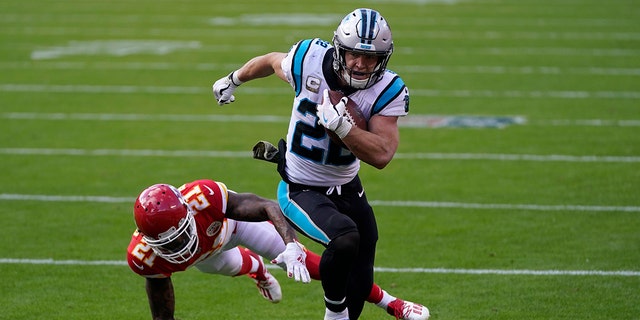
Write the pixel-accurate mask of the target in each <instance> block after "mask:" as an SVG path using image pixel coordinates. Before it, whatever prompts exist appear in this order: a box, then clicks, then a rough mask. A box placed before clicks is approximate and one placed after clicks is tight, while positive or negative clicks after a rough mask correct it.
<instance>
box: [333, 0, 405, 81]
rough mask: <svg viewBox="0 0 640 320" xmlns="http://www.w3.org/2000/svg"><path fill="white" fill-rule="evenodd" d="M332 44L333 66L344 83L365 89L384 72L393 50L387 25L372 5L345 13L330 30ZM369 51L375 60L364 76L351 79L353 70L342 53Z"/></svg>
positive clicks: (368, 53)
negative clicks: (336, 25) (333, 28)
mask: <svg viewBox="0 0 640 320" xmlns="http://www.w3.org/2000/svg"><path fill="white" fill-rule="evenodd" d="M333 46H334V48H335V52H334V59H333V69H334V70H335V72H336V73H337V74H338V76H339V77H341V78H342V79H343V80H344V81H346V82H347V84H348V85H349V86H351V87H353V88H356V89H366V88H369V87H371V86H372V85H373V84H375V83H376V82H377V81H378V80H380V78H381V77H382V75H383V74H384V72H385V70H386V68H387V63H388V62H389V58H391V54H392V53H393V40H392V38H391V29H390V28H389V25H388V24H387V21H386V20H385V19H384V18H383V17H382V15H380V13H379V12H378V11H376V10H373V9H366V8H361V9H356V10H354V11H352V12H351V13H349V14H348V15H347V16H346V17H344V19H342V22H340V25H339V26H338V28H337V29H336V31H335V32H334V34H333ZM347 51H351V52H355V53H357V54H365V55H373V56H376V57H378V63H377V64H376V66H375V69H374V70H373V72H370V73H368V77H367V78H366V79H354V77H353V71H352V70H350V69H349V68H347V65H346V61H345V53H346V52H347Z"/></svg>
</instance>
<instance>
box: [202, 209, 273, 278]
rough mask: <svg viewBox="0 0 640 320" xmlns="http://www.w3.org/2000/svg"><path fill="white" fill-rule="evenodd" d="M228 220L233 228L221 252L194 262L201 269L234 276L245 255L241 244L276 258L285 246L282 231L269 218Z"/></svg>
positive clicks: (270, 257)
mask: <svg viewBox="0 0 640 320" xmlns="http://www.w3.org/2000/svg"><path fill="white" fill-rule="evenodd" d="M227 221H228V223H229V230H233V232H232V234H231V236H230V237H229V238H228V239H227V241H226V243H224V244H223V246H222V250H221V251H220V252H219V253H217V254H214V255H212V256H210V257H208V258H206V259H204V260H202V261H200V262H198V263H196V264H195V266H196V268H198V270H200V271H202V272H206V273H213V274H221V275H225V276H235V275H237V274H238V272H240V268H241V267H242V255H241V253H240V248H238V246H243V247H246V248H249V249H250V250H251V251H253V252H255V253H257V254H258V255H260V256H262V257H264V258H265V259H267V260H269V261H271V260H273V259H275V258H276V257H277V256H278V255H279V254H280V253H281V252H282V251H284V250H285V248H286V247H285V244H284V241H282V238H281V237H280V234H279V233H278V231H277V230H276V228H275V227H274V226H273V224H271V223H270V222H266V221H265V222H246V221H235V220H227ZM234 224H235V227H234ZM281 267H284V266H281Z"/></svg>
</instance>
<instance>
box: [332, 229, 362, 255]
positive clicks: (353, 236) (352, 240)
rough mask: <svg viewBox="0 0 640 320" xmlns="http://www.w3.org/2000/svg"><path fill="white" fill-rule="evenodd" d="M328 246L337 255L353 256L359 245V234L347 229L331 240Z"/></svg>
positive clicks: (356, 252)
mask: <svg viewBox="0 0 640 320" xmlns="http://www.w3.org/2000/svg"><path fill="white" fill-rule="evenodd" d="M329 246H330V247H331V248H332V249H333V251H334V252H335V253H336V254H337V255H341V256H351V257H355V256H356V255H357V254H358V247H359V246H360V234H359V233H358V232H357V231H349V232H347V233H344V234H342V235H340V236H338V237H336V238H334V239H333V240H331V242H330V243H329Z"/></svg>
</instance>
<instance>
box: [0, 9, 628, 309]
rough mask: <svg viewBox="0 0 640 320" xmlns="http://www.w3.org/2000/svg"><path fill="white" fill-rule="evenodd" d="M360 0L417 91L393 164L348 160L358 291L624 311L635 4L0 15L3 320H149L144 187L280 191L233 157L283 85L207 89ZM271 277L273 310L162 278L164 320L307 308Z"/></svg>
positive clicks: (251, 297)
mask: <svg viewBox="0 0 640 320" xmlns="http://www.w3.org/2000/svg"><path fill="white" fill-rule="evenodd" d="M365 6H366V7H373V8H376V9H378V10H379V11H380V12H381V13H382V14H383V15H384V16H385V17H386V18H387V20H388V21H389V23H390V25H391V27H392V30H393V33H394V42H395V46H396V51H395V53H394V54H393V57H392V58H391V61H390V63H389V68H390V69H391V70H393V71H396V72H397V73H399V74H400V75H401V76H402V78H403V79H404V81H405V83H406V84H407V85H408V87H409V90H410V92H411V104H410V116H409V117H407V118H406V119H403V122H401V124H402V126H401V128H400V132H401V144H400V147H399V150H398V154H397V155H396V157H395V159H394V160H393V161H392V162H391V164H390V165H389V166H388V167H387V168H385V169H384V170H382V171H380V170H377V169H374V168H372V167H369V166H366V165H364V166H363V168H362V170H361V178H362V180H363V182H364V184H365V187H366V190H367V194H368V197H369V199H370V200H371V201H372V204H373V205H374V209H375V211H376V215H377V219H378V224H379V230H380V241H379V244H378V253H377V260H376V267H377V273H376V282H378V283H379V284H380V285H381V286H382V287H383V288H385V289H387V290H388V291H389V292H391V293H392V294H395V295H397V296H399V297H403V298H406V299H409V300H412V301H416V302H420V303H423V304H425V305H427V306H428V307H429V308H430V310H431V313H432V319H436V320H437V319H455V320H462V319H505V320H506V319H545V320H546V319H581V320H582V319H640V304H639V303H638V301H640V4H639V3H638V2H637V1H630V0H608V1H595V0H554V1H552V0H523V1H515V0H477V1H474V0H377V1H349V2H345V1H342V2H339V1H334V0H328V1H324V2H321V1H314V2H312V1H286V0H276V1H245V0H239V1H227V2H224V1H165V0H160V1H148V0H141V1H123V0H115V1H95V0H86V1H53V0H38V1H35V0H23V1H6V0H5V1H1V2H0V208H1V209H0V221H1V224H2V227H1V228H0V229H1V231H0V319H65V320H73V319H149V318H150V314H149V310H148V305H147V298H146V295H145V292H144V281H143V279H142V278H140V277H139V276H137V275H135V274H133V272H131V271H130V270H129V269H128V267H127V266H126V265H125V262H124V258H125V251H126V246H127V244H128V242H129V240H130V236H131V233H132V232H133V230H134V223H133V218H132V214H131V212H132V204H133V199H134V197H135V196H136V195H137V194H138V193H139V192H140V191H141V190H142V189H144V188H145V187H146V186H148V185H151V184H154V183H159V182H166V183H172V184H176V185H180V184H182V183H184V182H187V181H190V180H192V179H199V178H213V179H216V180H219V181H223V182H225V183H226V184H227V185H228V186H229V187H230V188H231V189H234V190H236V191H242V192H244V191H247V192H254V193H257V194H259V195H261V196H264V197H268V198H275V187H276V184H277V181H278V175H277V173H276V171H275V167H274V166H273V165H271V164H269V163H266V162H259V161H256V160H252V159H251V156H250V150H251V147H252V146H253V144H254V143H255V142H256V141H258V140H270V141H273V142H275V141H277V140H278V139H279V138H281V137H283V136H284V135H285V134H286V127H287V116H288V114H289V113H290V108H291V99H292V92H291V89H290V87H289V86H288V85H287V84H286V83H283V82H282V81H280V80H277V79H275V78H267V79H261V80H257V81H254V82H251V83H248V84H246V85H243V86H242V87H240V88H239V89H238V91H236V99H237V101H236V102H235V103H234V104H232V105H229V106H225V107H218V106H217V104H216V103H215V101H214V99H213V97H212V94H211V85H212V84H213V82H214V81H215V80H217V79H218V78H220V77H222V76H224V75H226V74H227V73H228V72H230V71H232V70H234V69H235V68H238V67H239V66H240V65H241V64H242V63H244V62H245V61H246V60H248V59H249V58H251V57H253V56H256V55H260V54H263V53H267V52H270V51H287V50H288V49H289V47H290V46H291V45H292V44H293V43H295V42H296V41H297V40H300V39H306V38H313V37H320V38H323V39H325V40H330V39H331V37H332V34H333V30H334V28H335V27H336V25H337V23H338V22H339V20H340V19H341V18H342V17H343V16H344V15H345V14H346V13H348V12H349V11H351V10H353V9H355V8H357V7H365ZM303 242H305V243H306V244H307V245H308V246H309V247H311V248H312V249H315V250H318V249H319V248H318V247H317V245H314V244H312V243H310V242H309V241H308V240H305V239H303ZM273 273H274V275H275V276H276V277H278V279H280V282H281V284H282V287H283V290H284V300H283V301H282V302H281V303H280V304H277V305H271V304H270V303H268V302H266V301H264V299H263V298H262V297H261V296H260V295H259V294H258V292H257V290H256V288H255V287H254V285H253V282H252V281H251V280H250V279H248V278H246V277H240V278H226V277H221V276H211V275H207V274H203V273H200V272H198V271H197V270H189V271H188V272H184V273H180V274H176V275H175V276H174V278H173V281H174V285H175V288H176V299H177V302H176V309H177V311H176V316H177V317H178V318H180V319H183V320H188V319H193V320H195V319H301V320H302V319H321V318H322V316H323V312H324V307H323V303H322V290H321V287H320V285H319V283H317V282H315V283H312V284H308V285H302V284H299V283H294V282H293V281H290V280H288V279H286V276H285V274H284V272H282V271H280V270H273ZM361 318H362V319H391V317H389V316H388V315H386V314H385V313H384V312H383V311H382V310H380V309H379V308H377V307H375V306H372V305H368V306H366V308H365V310H364V313H363V316H362V317H361Z"/></svg>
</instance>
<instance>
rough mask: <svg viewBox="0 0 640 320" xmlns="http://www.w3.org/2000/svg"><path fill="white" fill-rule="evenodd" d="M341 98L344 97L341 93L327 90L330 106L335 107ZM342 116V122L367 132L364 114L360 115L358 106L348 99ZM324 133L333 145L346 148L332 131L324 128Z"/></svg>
mask: <svg viewBox="0 0 640 320" xmlns="http://www.w3.org/2000/svg"><path fill="white" fill-rule="evenodd" d="M342 97H344V94H342V92H340V91H333V90H329V100H330V101H331V103H332V104H334V105H335V104H337V103H339V102H340V99H342ZM342 116H343V118H344V120H346V121H349V122H350V123H351V125H353V126H356V127H358V128H360V129H362V130H368V127H369V126H368V123H367V119H366V118H365V117H364V114H363V113H362V111H360V109H359V108H358V105H356V103H355V102H354V101H353V100H351V99H349V98H348V97H347V104H346V108H345V109H344V114H343V115H342ZM325 131H326V132H327V134H328V135H329V137H330V138H331V140H332V141H333V142H334V143H336V144H338V145H340V146H341V147H343V148H347V146H346V145H345V144H344V142H342V139H340V137H338V135H337V134H336V133H335V132H334V131H331V130H329V129H327V128H325Z"/></svg>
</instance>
